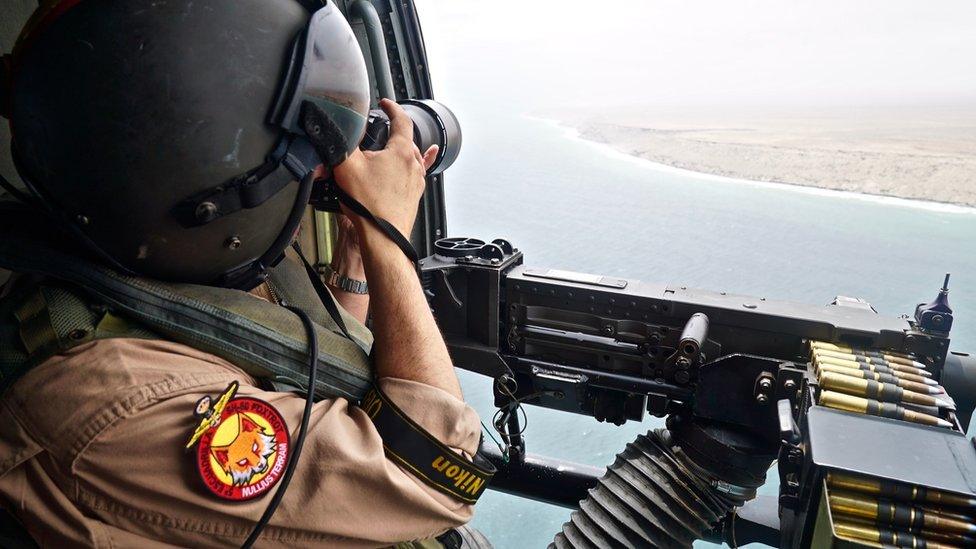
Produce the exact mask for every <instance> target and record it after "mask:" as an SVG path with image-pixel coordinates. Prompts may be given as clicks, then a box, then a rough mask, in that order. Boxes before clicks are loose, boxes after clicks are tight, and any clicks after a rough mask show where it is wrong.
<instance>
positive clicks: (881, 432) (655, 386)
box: [421, 238, 976, 548]
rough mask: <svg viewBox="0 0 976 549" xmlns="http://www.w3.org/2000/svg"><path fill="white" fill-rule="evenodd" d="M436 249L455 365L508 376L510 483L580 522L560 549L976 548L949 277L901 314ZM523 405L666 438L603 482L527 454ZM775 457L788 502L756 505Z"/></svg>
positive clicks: (506, 249) (514, 256)
mask: <svg viewBox="0 0 976 549" xmlns="http://www.w3.org/2000/svg"><path fill="white" fill-rule="evenodd" d="M434 248H435V253H434V254H433V255H431V256H429V257H427V258H426V259H424V260H423V261H422V262H421V268H422V272H423V281H424V287H425V290H426V292H427V295H428V298H429V300H430V303H431V306H432V309H433V311H434V313H435V316H436V317H437V319H438V322H439V324H440V326H441V328H442V330H443V332H444V335H445V339H446V341H447V343H448V346H449V348H450V351H451V355H452V357H453V359H454V361H455V365H456V366H457V367H459V368H462V369H465V370H470V371H472V372H476V373H479V374H483V375H486V376H489V377H491V378H493V379H494V385H493V386H494V393H495V404H496V406H497V407H498V408H499V414H498V415H497V416H496V420H495V427H496V429H498V431H499V433H500V434H501V436H502V439H503V440H504V442H505V446H506V447H505V451H504V452H500V451H499V450H497V449H495V448H493V447H491V446H490V445H488V444H484V445H483V448H482V449H483V451H484V452H485V453H486V454H487V455H488V456H489V457H490V458H491V459H492V461H493V462H494V463H495V465H496V467H497V468H498V469H499V472H498V474H497V475H496V477H495V480H494V489H496V490H500V491H504V492H508V493H512V494H515V495H519V496H522V497H527V498H532V499H535V500H540V501H545V502H549V503H554V504H558V505H563V506H566V507H571V508H576V509H577V510H576V511H575V512H574V513H573V516H572V519H571V521H570V522H568V523H566V525H565V526H564V528H563V530H562V532H561V533H559V534H558V535H557V536H556V540H555V542H554V546H555V547H560V548H562V547H618V546H619V547H625V546H626V547H634V546H662V547H674V546H678V547H680V546H690V544H691V543H692V541H694V540H695V539H700V538H707V539H711V540H713V541H720V540H725V541H728V542H729V543H730V544H733V545H739V544H745V543H750V542H755V541H760V542H763V543H766V544H769V545H772V546H777V547H809V546H810V545H811V544H814V543H815V544H816V545H817V546H859V545H868V546H879V545H894V546H898V545H905V543H909V542H906V539H907V540H910V542H911V543H913V544H915V545H913V546H918V543H919V542H920V541H921V540H927V541H928V545H927V546H928V547H942V546H959V545H968V544H971V543H973V538H972V537H970V536H971V532H969V531H968V530H966V529H967V528H974V529H976V527H972V524H973V523H974V521H973V519H971V518H969V516H970V513H971V512H972V511H973V509H972V508H970V507H969V505H970V504H973V503H974V502H976V476H974V475H976V450H974V449H973V447H972V445H971V444H970V442H969V441H968V440H967V439H966V437H965V432H966V429H967V427H968V425H969V421H970V417H971V414H972V411H973V408H974V404H976V401H974V397H976V357H970V356H969V355H966V354H964V353H957V352H950V351H949V338H948V335H949V329H950V327H951V324H952V311H951V309H950V308H949V305H948V300H947V293H948V287H947V284H948V277H947V278H946V285H944V286H943V289H942V291H941V292H940V293H939V297H938V298H937V299H936V300H935V301H933V302H931V303H928V304H922V305H919V306H918V308H917V310H916V313H915V316H914V318H907V317H902V318H891V317H885V316H881V315H879V314H877V313H876V311H874V309H873V308H872V307H871V306H870V305H869V304H868V303H866V302H864V301H862V300H859V299H852V298H843V297H839V298H837V299H835V300H834V302H833V303H831V304H830V305H827V306H822V307H817V306H808V305H801V304H795V303H788V302H782V301H772V300H766V299H764V298H752V297H746V296H739V295H731V294H726V293H724V292H723V293H714V292H708V291H701V290H695V289H691V288H686V287H683V286H681V287H677V286H664V285H655V284H648V283H644V282H639V281H635V280H625V279H618V278H611V277H604V276H595V275H585V274H579V273H572V272H566V271H559V270H551V269H534V268H530V267H526V266H525V265H523V256H522V253H521V252H520V251H519V250H517V249H516V248H514V247H513V246H512V244H511V243H509V242H508V241H505V240H501V239H499V240H494V241H492V242H485V241H482V240H478V239H472V238H450V239H442V240H439V241H437V242H436V243H435V246H434ZM831 367H833V369H834V370H835V371H834V372H833V373H831V372H830V369H831ZM837 368H849V369H848V370H846V371H845V370H843V369H841V370H840V371H839V372H838V371H837ZM824 372H827V373H826V374H825V373H824ZM912 372H914V373H912ZM848 374H849V375H848ZM838 379H839V380H840V381H841V384H840V385H841V386H840V387H838V385H837V382H838ZM913 383H914V384H915V385H913ZM845 384H846V385H845ZM899 384H900V385H899ZM940 384H941V385H940ZM902 387H910V388H918V387H921V388H923V389H924V388H926V387H928V388H932V390H931V391H928V392H929V393H937V394H941V396H938V397H935V396H931V397H930V398H931V401H929V400H926V399H925V398H922V397H918V396H917V395H918V394H921V393H915V392H913V391H909V390H907V389H903V388H902ZM941 387H944V388H945V392H946V393H945V394H942V393H941ZM899 390H900V391H901V392H899ZM906 393H911V395H915V396H913V397H912V398H909V396H910V395H907V394H906ZM912 399H914V401H913V400H912ZM882 401H884V402H882ZM892 401H897V402H898V403H897V404H895V403H893V402H892ZM919 402H921V403H922V405H921V406H919V405H918V403H919ZM522 404H531V405H535V406H542V407H546V408H553V409H556V410H562V411H566V412H572V413H577V414H583V415H588V416H593V417H594V418H596V419H597V420H599V421H608V422H613V423H616V424H618V425H619V424H623V423H624V422H626V421H630V420H634V421H640V420H641V419H642V418H643V417H644V415H645V414H646V413H649V414H651V415H654V416H657V417H666V418H667V421H666V424H667V428H666V429H661V430H658V431H652V432H649V433H648V434H647V435H646V436H641V437H638V439H637V440H635V441H634V442H633V443H632V444H629V445H628V446H627V448H626V449H625V450H624V451H623V452H622V453H620V454H619V455H618V456H617V460H616V461H615V462H614V463H613V464H612V465H610V467H609V468H608V469H607V470H606V471H604V470H602V469H598V468H593V467H589V466H583V465H579V464H573V463H567V462H564V461H560V460H558V459H554V458H548V457H542V456H537V455H532V454H529V453H527V441H526V437H525V436H524V434H523V429H522V424H521V419H520V416H519V413H518V409H519V407H520V405H522ZM932 404H934V406H933V405H932ZM881 416H888V417H881ZM920 422H921V423H920ZM775 459H778V468H779V477H780V486H779V496H778V498H772V497H761V498H758V499H753V498H754V497H755V495H756V489H757V488H758V487H759V486H761V485H762V484H763V483H764V481H765V474H766V471H767V470H768V468H769V467H770V465H771V463H772V462H773V461H774V460H775ZM845 498H846V499H845ZM852 502H853V503H852ZM871 509H874V514H873V515H872V512H871ZM888 511H890V513H889V512H888ZM896 511H897V512H896ZM906 513H907V514H906ZM926 513H927V515H926ZM888 515H891V516H890V517H888ZM896 515H897V516H896ZM906 517H907V518H906ZM889 519H890V520H889ZM939 520H941V522H939ZM953 520H954V521H956V522H952V521H953ZM947 521H948V522H947ZM957 523H958V524H957ZM947 524H948V525H949V526H946V525H947ZM960 525H963V526H960ZM961 530H965V531H961ZM940 543H941V545H940Z"/></svg>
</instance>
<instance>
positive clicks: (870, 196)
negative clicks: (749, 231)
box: [522, 114, 976, 215]
mask: <svg viewBox="0 0 976 549" xmlns="http://www.w3.org/2000/svg"><path fill="white" fill-rule="evenodd" d="M522 117H523V118H524V119H526V120H531V121H535V122H539V123H543V124H546V125H548V126H551V127H553V128H555V129H557V130H559V131H561V132H562V133H563V135H564V136H565V137H566V138H567V139H574V140H577V141H579V142H581V143H584V144H586V145H588V146H590V147H593V148H594V150H596V151H598V152H599V153H601V154H603V155H605V156H608V157H611V158H614V159H616V160H622V161H626V162H631V163H632V164H635V165H638V166H642V167H644V168H646V169H650V170H652V171H656V172H659V173H675V174H682V175H686V176H691V177H696V178H698V179H704V180H708V181H713V182H716V183H723V184H738V185H750V186H754V187H760V188H767V189H775V190H780V191H786V192H794V193H802V194H807V195H813V196H826V197H834V198H843V199H849V200H850V199H853V200H861V201H866V202H872V203H876V204H885V205H889V206H895V207H903V208H914V209H921V210H927V211H932V212H940V213H951V214H963V215H966V214H968V215H976V205H970V204H965V203H963V204H960V203H953V202H948V201H939V200H932V199H926V198H914V197H903V196H894V195H891V194H882V193H871V192H865V191H863V190H847V189H836V188H830V187H826V186H815V185H810V184H803V183H793V182H787V181H778V180H774V179H772V178H769V179H751V178H745V177H738V176H736V175H728V174H725V173H714V172H710V171H705V170H702V169H700V168H699V167H698V166H695V167H685V166H676V165H672V164H669V163H666V162H661V161H658V160H655V159H651V158H647V157H645V156H642V155H640V154H637V153H634V152H628V151H627V150H623V149H622V148H621V147H619V146H617V145H615V144H613V143H610V142H608V141H607V140H597V139H595V138H594V137H593V136H591V135H588V134H587V132H586V131H585V128H583V129H581V128H580V127H579V125H577V124H576V123H574V122H567V121H564V120H557V119H554V118H548V117H545V116H539V115H536V114H523V115H522Z"/></svg>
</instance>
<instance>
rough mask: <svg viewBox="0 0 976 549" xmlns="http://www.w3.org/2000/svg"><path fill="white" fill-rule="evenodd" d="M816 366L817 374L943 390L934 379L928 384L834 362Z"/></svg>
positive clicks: (934, 392) (933, 392) (926, 390)
mask: <svg viewBox="0 0 976 549" xmlns="http://www.w3.org/2000/svg"><path fill="white" fill-rule="evenodd" d="M816 368H817V375H818V376H819V375H820V372H835V373H838V374H841V375H845V376H853V377H859V378H861V379H872V380H874V381H880V382H882V383H891V384H894V385H897V386H899V387H901V388H902V389H908V390H909V391H915V392H916V393H923V394H930V395H938V394H942V393H944V392H945V389H943V388H942V386H941V385H938V384H936V383H935V381H932V383H933V384H932V385H929V384H927V383H919V382H917V381H910V380H907V379H903V378H900V377H898V376H893V375H891V374H881V373H878V372H872V371H870V370H861V369H860V368H848V367H847V366H837V365H835V364H829V363H826V362H824V363H821V364H817V365H816ZM930 381H931V380H930Z"/></svg>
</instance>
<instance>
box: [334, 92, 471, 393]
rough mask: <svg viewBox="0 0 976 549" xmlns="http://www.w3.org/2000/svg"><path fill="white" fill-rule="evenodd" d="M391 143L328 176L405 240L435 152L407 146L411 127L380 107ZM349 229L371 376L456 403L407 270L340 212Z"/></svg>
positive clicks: (374, 233) (440, 346) (366, 224)
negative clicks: (363, 300) (367, 320)
mask: <svg viewBox="0 0 976 549" xmlns="http://www.w3.org/2000/svg"><path fill="white" fill-rule="evenodd" d="M380 105H381V106H382V107H383V110H384V111H386V114H387V115H388V116H389V117H390V140H389V141H388V142H387V145H386V148H385V149H383V150H382V151H377V152H360V151H356V152H354V153H353V154H352V155H351V156H350V157H349V158H348V159H346V161H345V162H343V163H342V164H340V165H339V166H336V167H335V169H334V170H333V175H334V176H335V179H336V183H338V184H339V186H340V187H342V190H344V191H345V192H346V193H347V194H349V195H350V196H352V197H353V198H355V199H356V200H358V201H359V202H360V203H361V204H362V205H363V206H365V207H366V209H368V210H369V211H370V212H371V213H372V214H373V215H374V216H376V217H380V218H383V219H385V220H386V221H387V222H389V223H391V224H392V225H393V226H394V227H396V229H397V230H398V231H400V233H401V234H402V235H403V236H404V237H406V238H409V237H410V231H411V229H413V223H414V220H415V219H416V217H417V206H418V203H419V202H420V197H421V195H423V193H424V174H425V172H426V171H427V166H429V165H430V164H431V163H432V162H433V161H434V158H436V156H437V148H436V147H431V148H430V149H428V150H427V152H426V153H424V154H420V151H419V150H418V149H417V147H416V146H415V145H414V144H413V122H411V121H410V117H408V116H407V113H405V112H403V109H401V108H400V106H399V105H397V104H396V103H394V102H392V101H388V100H385V99H384V100H383V101H382V102H381V103H380ZM346 215H349V216H350V219H352V221H353V223H355V225H356V230H357V232H358V234H359V243H360V247H361V248H362V254H363V262H364V266H365V268H366V280H367V281H368V282H369V293H370V296H371V299H370V306H371V308H372V311H373V335H374V340H375V342H376V343H375V345H376V347H375V349H374V357H375V366H376V377H378V378H382V377H394V378H400V379H406V380H410V381H416V382H419V383H424V384H427V385H430V386H431V387H437V388H438V389H442V390H444V391H447V392H448V393H450V394H452V395H454V396H456V397H458V398H461V385H460V384H459V383H458V379H457V376H456V375H454V367H453V365H452V363H451V357H450V356H449V355H448V354H447V346H446V345H444V338H442V337H441V333H440V330H438V329H437V324H436V323H435V322H434V317H433V315H432V314H431V312H430V306H429V305H428V304H427V298H426V296H424V292H423V289H422V288H421V287H420V280H419V279H418V278H417V271H416V270H415V267H414V265H413V264H412V263H411V262H410V261H407V260H406V256H404V255H403V252H402V251H401V250H400V248H398V247H397V246H396V244H394V243H393V241H391V240H390V239H389V238H388V237H387V236H386V234H384V233H383V232H381V231H380V230H379V229H378V228H376V227H375V226H374V225H373V224H372V222H370V221H369V220H366V219H362V218H360V217H359V216H356V215H354V214H351V213H350V212H348V211H347V212H346Z"/></svg>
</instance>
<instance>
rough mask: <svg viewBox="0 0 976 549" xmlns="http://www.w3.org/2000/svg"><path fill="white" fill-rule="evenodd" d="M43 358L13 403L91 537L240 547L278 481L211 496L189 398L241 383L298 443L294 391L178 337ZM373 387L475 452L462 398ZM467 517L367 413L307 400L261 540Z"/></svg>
mask: <svg viewBox="0 0 976 549" xmlns="http://www.w3.org/2000/svg"><path fill="white" fill-rule="evenodd" d="M52 360H53V361H55V362H57V364H50V363H46V364H44V365H41V366H39V367H38V368H37V369H35V370H34V371H32V372H30V374H29V376H30V379H27V378H25V379H23V380H21V382H19V383H18V385H22V386H25V387H30V388H31V389H30V390H25V391H19V392H16V394H17V398H16V399H15V400H14V401H13V406H12V410H13V411H14V412H15V415H16V416H17V419H18V421H20V422H21V423H22V424H23V425H24V426H25V429H26V430H27V431H28V432H30V433H32V434H33V435H34V436H36V438H37V440H38V441H39V443H40V444H41V445H42V446H43V447H45V449H46V451H47V452H49V454H50V456H51V457H53V458H54V461H55V465H54V466H52V467H51V468H50V469H51V470H48V469H45V473H46V474H50V475H51V476H52V479H53V480H54V482H53V483H54V484H59V485H63V486H65V488H64V491H65V493H66V496H67V497H68V498H69V499H70V500H71V501H72V502H73V504H74V505H76V506H78V508H79V509H80V511H81V513H82V514H84V515H86V516H88V517H93V519H94V520H97V521H98V522H99V523H100V524H99V525H97V528H98V530H100V532H99V535H105V536H107V537H108V538H110V539H111V542H112V544H113V545H120V546H125V545H132V544H134V543H137V541H138V540H142V539H145V540H166V541H167V542H168V543H172V544H175V545H183V546H227V545H240V543H241V542H242V541H243V540H244V538H245V536H246V535H247V534H248V533H249V532H250V530H251V528H252V527H253V525H254V523H255V521H256V520H257V519H258V518H259V517H260V516H261V514H262V513H263V512H264V509H265V507H266V506H267V504H268V501H269V500H270V497H271V494H272V493H273V492H274V490H277V489H278V488H279V487H280V485H279V486H277V487H275V488H273V489H272V490H271V491H269V492H268V493H266V494H264V495H263V496H261V497H259V498H257V499H254V500H251V501H244V502H234V501H225V500H221V499H219V498H217V497H216V496H215V495H213V494H212V493H211V492H209V491H208V490H207V489H206V488H205V486H204V483H203V481H202V480H201V478H200V475H199V473H198V472H197V469H196V464H195V460H194V459H193V454H194V453H193V452H192V451H191V452H187V451H185V450H184V445H185V444H186V441H187V439H188V438H189V436H190V435H191V433H192V432H193V429H194V427H195V426H196V424H197V420H196V419H195V418H194V417H193V415H192V412H193V410H194V406H195V403H196V402H197V400H198V399H199V398H200V397H202V396H204V395H211V396H213V395H216V394H219V393H220V392H221V391H223V389H224V388H225V387H226V386H227V384H228V383H229V382H230V381H233V380H237V381H238V382H239V383H241V387H240V389H239V391H238V395H239V396H249V397H253V398H258V399H261V400H264V401H266V402H268V403H269V404H271V405H272V406H273V407H274V408H276V409H277V410H278V412H280V413H281V415H282V416H283V417H284V419H285V423H286V425H287V426H288V429H289V431H290V433H291V440H292V441H295V439H296V437H297V434H298V433H297V430H298V426H299V423H300V419H301V415H302V411H303V407H304V403H305V401H304V398H303V397H301V396H299V395H296V394H290V393H281V392H269V391H263V390H260V389H258V388H256V387H254V385H253V380H252V379H250V378H248V377H247V376H246V375H245V374H243V372H241V371H240V370H239V369H237V368H236V367H234V366H233V365H230V364H229V363H226V362H224V361H222V360H220V359H219V358H217V357H214V356H212V355H208V354H205V353H201V352H198V351H195V350H193V349H190V348H189V347H185V346H182V345H179V344H175V343H168V342H158V341H151V342H150V341H140V340H105V341H100V342H96V343H94V344H91V345H88V346H85V347H84V348H83V349H82V350H81V351H79V352H75V353H72V354H69V355H66V356H63V357H57V358H56V359H52ZM49 362H51V361H49ZM23 382H28V383H30V385H24V383H23ZM379 383H380V384H381V387H382V389H383V390H384V391H385V392H386V394H387V395H388V396H389V397H390V398H391V399H392V400H393V401H394V402H395V403H396V404H397V405H398V406H399V407H401V408H402V409H403V410H404V412H406V413H407V414H408V415H409V416H410V417H411V418H412V419H413V420H414V421H416V422H417V423H418V424H420V425H421V426H422V427H424V428H425V429H426V430H428V431H429V432H430V433H431V434H432V435H434V436H435V437H437V438H438V439H439V440H441V441H442V442H444V443H445V444H447V445H448V446H451V447H452V448H454V449H456V450H458V451H462V452H464V453H466V454H468V455H471V454H473V453H474V452H475V451H476V450H477V445H478V441H479V432H480V422H479V419H478V416H477V414H476V413H475V412H474V411H473V410H472V409H471V408H470V407H468V406H467V405H465V404H464V403H463V402H461V401H460V400H458V399H456V398H454V397H453V396H451V395H449V394H448V393H446V392H444V391H441V390H439V389H436V388H433V387H429V386H426V385H423V384H419V383H415V382H411V381H406V380H401V379H391V378H388V379H383V380H381V381H380V382H379ZM15 388H16V387H15ZM42 402H46V403H48V406H47V407H44V406H43V405H41V403H42ZM52 402H53V403H56V406H55V408H56V409H53V408H51V406H50V403H52ZM35 465H36V464H35ZM24 497H25V498H26V500H27V501H25V504H26V505H31V504H36V505H39V506H43V504H44V503H43V501H42V499H43V498H42V497H41V496H40V495H38V496H37V497H36V498H35V497H34V496H33V495H31V494H27V495H26V496H24ZM41 514H42V515H43V513H41ZM471 516H472V507H471V506H470V505H466V504H463V503H461V502H458V501H456V500H454V499H452V498H451V497H449V496H447V495H444V494H442V493H440V492H437V491H435V490H433V489H431V488H430V487H428V486H427V485H426V484H423V483H422V482H420V481H419V480H417V479H416V478H415V477H414V476H412V475H411V474H410V473H408V472H406V471H405V470H403V469H402V468H400V467H399V466H398V465H396V464H394V463H393V462H391V461H389V460H388V459H386V457H385V455H384V451H383V444H382V440H381V439H380V437H379V435H378V434H377V432H376V431H375V429H374V428H373V425H372V423H371V422H370V420H369V418H368V417H367V416H366V414H365V413H364V412H362V411H361V410H360V409H359V408H357V407H354V406H350V405H349V403H348V402H347V401H346V400H344V399H336V400H332V401H323V402H319V403H317V404H316V405H315V407H314V409H313V412H312V416H311V421H310V423H309V429H308V434H307V435H306V440H305V446H304V448H303V450H302V454H301V458H300V461H299V463H298V467H297V469H296V471H295V475H294V477H293V478H292V481H291V485H290V486H289V487H288V489H287V492H286V493H285V496H284V499H283V500H282V503H281V505H280V507H279V508H278V511H277V512H276V514H275V516H274V518H273V519H272V521H271V523H270V525H269V526H268V528H266V529H265V531H264V532H265V533H264V534H263V536H262V538H261V539H262V541H261V542H259V546H260V545H287V546H329V547H379V546H386V545H390V544H393V543H396V542H400V541H406V540H411V539H421V538H427V537H430V536H433V535H436V534H439V533H441V532H443V531H444V530H446V529H447V528H449V527H452V526H455V525H460V524H462V523H465V522H467V521H468V520H469V519H470V518H471ZM32 520H34V521H42V520H43V518H36V517H35V518H34V519H32ZM51 520H55V519H51ZM29 526H32V525H29ZM129 536H133V537H129ZM95 537H97V536H95Z"/></svg>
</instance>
